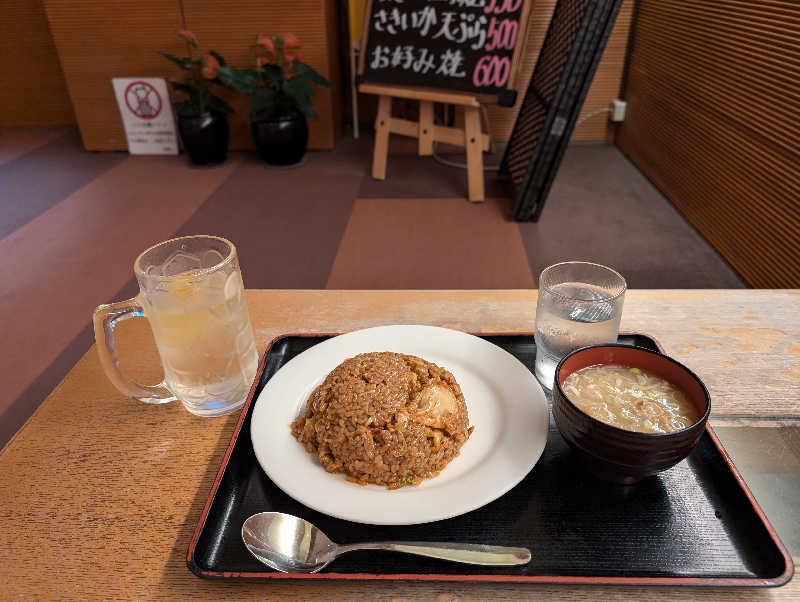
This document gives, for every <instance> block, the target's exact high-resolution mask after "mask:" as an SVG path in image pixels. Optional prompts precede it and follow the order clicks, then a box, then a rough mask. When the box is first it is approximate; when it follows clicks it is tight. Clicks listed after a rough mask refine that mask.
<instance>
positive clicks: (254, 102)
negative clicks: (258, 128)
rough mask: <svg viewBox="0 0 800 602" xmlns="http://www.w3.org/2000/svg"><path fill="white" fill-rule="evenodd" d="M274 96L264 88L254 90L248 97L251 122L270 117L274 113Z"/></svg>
mask: <svg viewBox="0 0 800 602" xmlns="http://www.w3.org/2000/svg"><path fill="white" fill-rule="evenodd" d="M275 105H276V94H275V92H274V91H272V90H267V89H266V88H256V89H254V90H253V95H252V96H251V97H250V115H251V118H252V119H253V120H258V119H263V118H265V117H271V116H272V115H273V114H274V112H275Z"/></svg>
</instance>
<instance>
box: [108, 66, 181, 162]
mask: <svg viewBox="0 0 800 602" xmlns="http://www.w3.org/2000/svg"><path fill="white" fill-rule="evenodd" d="M111 83H112V84H113V85H114V94H115V95H116V97H117V104H118V105H119V112H120V115H122V123H123V124H124V125H125V136H126V137H127V138H128V152H130V153H131V154H132V155H177V154H178V140H177V138H176V136H175V121H174V119H173V117H172V108H171V107H170V105H169V94H168V93H167V83H166V82H165V81H164V78H162V77H114V78H112V79H111Z"/></svg>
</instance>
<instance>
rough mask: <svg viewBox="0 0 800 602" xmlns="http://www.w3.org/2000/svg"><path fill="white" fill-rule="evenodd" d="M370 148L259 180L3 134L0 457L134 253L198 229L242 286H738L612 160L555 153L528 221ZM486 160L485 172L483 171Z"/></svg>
mask: <svg viewBox="0 0 800 602" xmlns="http://www.w3.org/2000/svg"><path fill="white" fill-rule="evenodd" d="M371 142H372V140H371V138H370V137H369V136H367V137H362V139H361V140H359V141H353V140H349V139H344V140H342V141H341V142H340V143H339V144H338V146H337V148H336V150H335V151H332V152H316V153H310V154H309V156H308V159H307V162H306V164H305V165H303V166H302V167H299V168H296V169H285V170H278V169H270V168H267V167H266V166H265V165H264V164H263V163H261V162H259V160H258V159H257V158H256V157H255V156H254V155H253V154H251V153H234V154H232V155H231V158H230V160H229V161H228V162H227V163H226V164H224V165H222V166H219V167H213V168H193V167H190V166H189V165H188V164H187V162H186V159H185V157H131V156H128V155H127V154H126V153H88V152H85V151H83V150H82V148H81V145H80V139H79V136H78V135H77V132H75V131H74V130H72V129H69V128H24V129H11V130H10V129H4V130H0V277H2V279H3V280H2V281H3V282H4V283H6V286H5V287H4V288H3V291H2V293H0V321H2V324H3V334H4V336H5V349H6V351H5V353H4V354H3V356H2V360H0V378H2V381H3V383H4V394H3V397H2V399H0V444H2V443H4V442H5V441H6V440H7V439H8V438H9V437H10V436H11V435H12V434H13V433H14V432H15V431H16V430H17V428H18V427H19V426H20V425H21V424H22V423H23V422H24V421H25V420H26V419H27V417H28V416H29V415H30V413H31V412H32V411H33V410H34V409H35V408H36V407H37V405H38V404H39V403H40V402H41V400H42V399H43V398H44V397H45V396H46V395H47V394H48V393H49V392H50V390H52V388H53V387H54V386H55V385H56V384H57V383H58V382H59V381H60V380H61V378H63V376H64V374H66V372H67V371H68V370H69V369H70V368H71V367H72V365H74V363H75V362H76V361H77V360H78V359H79V358H80V356H81V355H82V354H83V353H85V352H86V350H87V349H88V348H89V346H90V345H91V343H92V335H91V331H90V329H89V322H90V318H91V313H92V310H93V309H94V307H96V306H97V305H98V304H100V303H103V302H106V301H110V300H112V299H121V298H127V297H131V296H133V295H134V294H135V292H136V285H135V282H134V280H133V274H132V263H133V260H134V258H135V257H136V255H137V254H138V253H139V251H141V250H143V249H145V248H147V247H148V246H150V245H152V244H154V243H156V242H159V241H161V240H164V239H167V238H170V237H172V236H179V235H184V234H195V233H213V234H218V235H221V236H225V237H227V238H230V239H231V240H233V241H234V242H235V243H236V245H237V247H238V248H239V254H240V258H241V265H242V271H243V274H244V281H245V285H246V286H247V287H249V288H326V287H327V288H350V289H369V288H385V289H402V288H415V289H427V288H431V289H432V288H437V289H448V288H464V289H480V288H530V287H535V286H536V280H537V277H538V274H539V272H540V271H541V270H542V269H543V268H544V267H545V266H547V265H549V264H552V263H555V262H557V261H562V260H566V259H586V260H592V261H597V262H600V263H604V264H608V265H611V266H613V267H615V268H616V269H618V270H619V271H620V272H622V274H623V275H624V276H625V277H626V278H627V280H628V284H629V286H630V287H631V288H738V287H742V286H743V282H742V281H741V279H740V278H739V277H738V276H737V275H736V274H735V272H734V271H733V270H732V269H731V268H730V267H729V266H728V265H727V264H726V263H725V262H724V261H723V260H722V259H721V258H720V257H719V255H718V254H717V253H716V252H715V251H714V249H713V248H711V247H710V246H709V245H708V244H707V243H706V242H705V240H704V239H703V238H702V237H701V236H700V235H699V234H697V232H696V231H695V230H694V229H693V228H692V227H691V226H690V225H689V224H688V223H687V222H686V221H685V220H684V219H683V217H682V216H681V215H680V214H679V213H678V212H677V211H676V210H675V209H674V208H673V207H672V205H671V204H670V203H669V202H668V201H667V200H666V199H665V198H664V197H663V196H661V195H660V194H659V192H658V191H657V190H655V189H654V188H653V187H652V185H651V184H650V183H649V182H648V181H647V180H646V179H645V178H644V177H643V176H642V175H641V174H640V173H639V172H638V170H637V169H636V168H635V167H634V166H633V165H632V164H631V163H630V162H629V161H628V160H627V159H626V158H625V157H624V156H623V155H622V154H621V153H620V152H619V150H618V149H616V148H615V147H613V146H573V147H571V148H570V149H569V151H568V152H567V154H566V157H565V159H564V162H563V164H562V168H561V171H560V173H559V175H558V177H557V179H556V182H555V184H554V186H553V190H552V193H551V195H550V198H549V200H548V202H547V206H546V207H545V209H544V212H543V214H542V218H541V220H540V221H539V222H538V223H524V224H518V223H516V222H513V221H511V220H510V219H509V218H508V206H509V201H508V200H507V199H504V198H503V188H502V186H501V185H500V183H499V182H498V181H496V179H495V178H493V177H492V176H491V175H490V174H487V185H486V188H487V195H488V196H490V198H489V200H488V201H487V202H485V203H482V204H471V203H469V202H467V201H466V200H464V198H463V196H464V195H465V192H466V176H465V172H463V171H461V170H459V169H457V168H452V167H446V166H443V165H441V164H439V163H436V162H435V161H434V160H433V159H432V158H422V157H417V156H416V155H414V153H413V147H411V146H409V145H407V144H404V143H403V142H402V140H397V141H395V140H394V139H393V141H392V146H391V148H392V155H391V156H390V159H389V164H388V170H387V179H386V180H385V181H381V182H379V181H375V180H373V179H372V178H371V177H369V167H370V160H371ZM493 160H496V158H495V159H492V158H487V163H491V162H492V161H493Z"/></svg>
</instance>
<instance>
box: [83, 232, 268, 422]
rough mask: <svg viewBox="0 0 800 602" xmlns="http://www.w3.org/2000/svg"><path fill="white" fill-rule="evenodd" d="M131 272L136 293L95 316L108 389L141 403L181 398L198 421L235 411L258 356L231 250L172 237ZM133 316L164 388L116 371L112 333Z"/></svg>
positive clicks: (224, 243)
mask: <svg viewBox="0 0 800 602" xmlns="http://www.w3.org/2000/svg"><path fill="white" fill-rule="evenodd" d="M133 271H134V273H135V274H136V279H137V280H138V282H139V294H138V295H137V296H136V297H135V298H134V299H128V300H127V301H120V302H117V303H109V304H107V305H101V306H100V307H98V308H97V309H96V310H95V312H94V331H95V340H96V341H97V351H98V354H99V355H100V361H101V362H102V364H103V368H104V369H105V371H106V374H107V375H108V377H109V378H110V379H111V382H113V383H114V385H116V387H117V388H118V389H119V390H120V391H122V392H123V393H125V394H127V395H129V396H130V397H133V398H134V399H138V400H139V401H142V402H144V403H149V404H162V403H168V402H170V401H173V400H175V399H180V400H181V402H183V405H184V406H185V407H186V409H187V410H189V411H190V412H191V413H193V414H197V415H198V416H221V415H223V414H228V413H230V412H233V411H235V410H236V409H237V408H239V407H240V406H241V405H242V404H243V403H244V401H245V400H246V398H247V394H248V392H249V391H250V387H251V385H252V383H253V378H254V377H255V374H256V370H257V367H258V352H257V351H256V346H255V342H254V340H253V328H252V326H251V325H250V315H249V313H248V310H247V302H246V301H245V297H244V285H243V283H242V273H241V271H240V269H239V260H238V257H237V254H236V247H235V246H234V245H233V243H231V242H230V241H229V240H225V239H224V238H220V237H218V236H205V235H198V236H184V237H181V238H173V239H172V240H168V241H165V242H162V243H159V244H157V245H155V246H153V247H150V248H149V249H147V250H146V251H144V252H143V253H142V254H141V255H139V257H138V258H137V259H136V261H135V262H134V265H133ZM137 316H146V317H147V318H148V319H149V321H150V325H151V327H152V330H153V336H154V338H155V341H156V346H157V347H158V351H159V355H160V356H161V363H162V364H163V366H164V382H162V383H160V384H157V385H143V384H140V383H137V382H135V381H133V380H131V379H130V378H128V377H127V376H126V375H125V374H123V373H122V371H121V370H120V368H119V360H118V359H117V356H116V352H115V350H114V329H115V326H116V324H117V323H119V322H120V321H122V320H127V319H128V318H134V317H137Z"/></svg>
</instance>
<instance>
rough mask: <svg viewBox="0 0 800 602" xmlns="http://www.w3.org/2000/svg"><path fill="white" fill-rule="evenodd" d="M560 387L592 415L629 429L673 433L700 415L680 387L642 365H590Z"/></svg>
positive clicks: (570, 377) (574, 402) (574, 374)
mask: <svg viewBox="0 0 800 602" xmlns="http://www.w3.org/2000/svg"><path fill="white" fill-rule="evenodd" d="M561 388H562V389H563V390H564V393H565V394H566V396H567V397H568V398H569V400H570V401H571V402H572V403H573V404H574V405H575V406H577V407H578V408H580V409H581V410H583V411H584V412H586V413H587V414H589V415H590V416H592V417H593V418H596V419H598V420H600V421H602V422H605V423H606V424H610V425H612V426H616V427H619V428H622V429H626V430H628V431H637V432H640V433H671V432H672V431H678V430H681V429H684V428H686V427H689V426H691V425H693V424H694V423H695V422H697V421H698V419H699V418H700V415H699V414H698V412H697V409H696V408H695V407H694V405H692V403H691V402H690V401H689V400H688V399H687V398H686V395H685V394H684V393H683V392H682V391H681V390H680V389H678V388H677V387H676V386H675V385H673V384H672V383H670V382H668V381H666V380H664V379H663V378H660V377H658V376H656V375H655V374H652V373H650V372H647V371H645V370H640V369H639V368H628V367H625V366H612V365H598V366H588V367H586V368H582V369H580V370H578V371H576V372H573V373H572V374H570V375H569V376H568V377H567V378H566V380H564V382H563V384H562V385H561Z"/></svg>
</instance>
